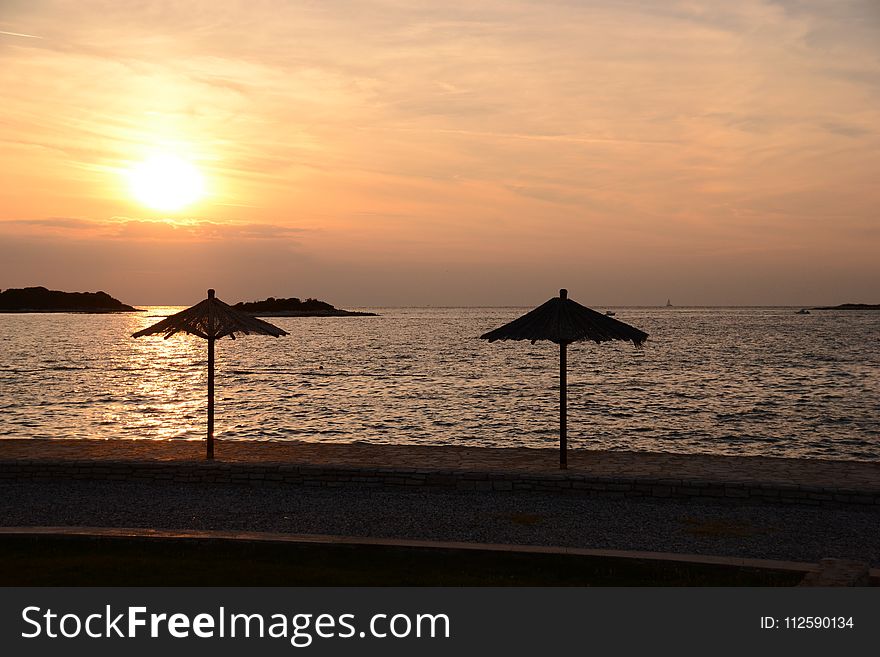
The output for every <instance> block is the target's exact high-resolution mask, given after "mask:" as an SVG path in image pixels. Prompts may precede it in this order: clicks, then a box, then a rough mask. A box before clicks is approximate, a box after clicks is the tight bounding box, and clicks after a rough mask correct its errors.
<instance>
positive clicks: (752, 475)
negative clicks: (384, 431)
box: [0, 439, 880, 491]
mask: <svg viewBox="0 0 880 657" xmlns="http://www.w3.org/2000/svg"><path fill="white" fill-rule="evenodd" d="M204 449H205V447H204V443H203V442H194V441H178V442H171V441H168V442H160V441H150V440H142V441H136V440H118V441H112V440H111V441H108V440H18V439H15V440H0V461H7V462H8V461H14V460H19V459H24V460H52V461H56V460H75V461H101V460H107V461H141V462H143V461H147V462H192V461H202V460H204ZM215 455H216V459H215V460H216V461H217V462H218V463H224V462H225V463H232V464H236V463H241V464H270V463H272V464H274V463H285V464H296V465H314V466H347V467H359V468H399V469H420V470H426V469H435V470H448V471H479V472H504V473H517V472H522V473H540V474H543V475H553V474H558V473H559V472H560V471H559V469H558V459H559V453H558V451H557V450H554V449H529V448H500V449H499V448H494V449H493V448H485V447H457V446H442V447H441V446H414V445H375V444H361V443H350V444H330V443H302V442H291V443H269V442H265V443H261V442H222V441H218V442H217V444H216V448H215ZM568 462H569V469H568V471H567V474H575V475H577V474H582V475H587V476H591V477H615V478H618V477H619V478H646V479H654V480H657V479H676V480H682V481H708V482H717V483H725V482H747V483H760V484H773V485H794V486H809V487H845V488H848V489H852V490H865V491H878V490H880V463H872V462H863V461H824V460H818V459H790V458H773V457H756V456H711V455H704V454H658V453H648V452H617V451H607V452H604V451H571V452H570V453H569V461H568Z"/></svg>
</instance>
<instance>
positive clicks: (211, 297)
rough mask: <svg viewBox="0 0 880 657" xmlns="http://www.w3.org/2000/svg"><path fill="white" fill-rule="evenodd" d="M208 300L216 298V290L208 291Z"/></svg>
mask: <svg viewBox="0 0 880 657" xmlns="http://www.w3.org/2000/svg"><path fill="white" fill-rule="evenodd" d="M208 298H209V299H213V298H214V288H211V289H210V290H208Z"/></svg>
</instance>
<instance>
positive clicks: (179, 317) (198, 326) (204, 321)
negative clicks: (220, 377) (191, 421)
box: [131, 290, 287, 459]
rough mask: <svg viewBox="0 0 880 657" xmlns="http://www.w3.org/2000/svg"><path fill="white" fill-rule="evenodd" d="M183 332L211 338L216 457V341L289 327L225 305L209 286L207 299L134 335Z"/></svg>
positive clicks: (210, 380) (210, 431) (211, 444)
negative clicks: (237, 334)
mask: <svg viewBox="0 0 880 657" xmlns="http://www.w3.org/2000/svg"><path fill="white" fill-rule="evenodd" d="M181 332H182V333H190V334H192V335H197V336H199V337H200V338H204V339H205V340H207V341H208V453H207V457H208V458H209V459H212V458H214V342H215V341H216V340H219V339H220V338H222V337H223V336H226V335H228V336H229V337H230V338H232V339H233V340H235V334H236V333H242V334H244V335H250V334H251V333H253V334H254V335H271V336H274V337H279V336H281V335H287V331H283V330H281V329H280V328H278V327H277V326H274V325H272V324H270V323H269V322H264V321H263V320H262V319H257V318H256V317H252V316H251V315H248V314H247V313H243V312H241V311H238V310H236V309H235V308H232V307H231V306H228V305H226V304H225V303H223V302H222V301H220V299H218V298H216V297H215V296H214V290H208V298H207V299H205V300H204V301H200V302H199V303H197V304H196V305H194V306H193V307H192V308H187V309H186V310H181V311H180V312H179V313H177V314H175V315H171V316H170V317H166V318H165V319H163V320H162V321H161V322H159V323H157V324H153V325H152V326H150V327H148V328H145V329H144V330H142V331H138V332H137V333H133V334H132V336H131V337H133V338H139V337H141V336H142V335H155V334H156V333H164V334H165V339H166V340H167V339H168V338H170V337H171V336H172V335H174V334H175V333H181Z"/></svg>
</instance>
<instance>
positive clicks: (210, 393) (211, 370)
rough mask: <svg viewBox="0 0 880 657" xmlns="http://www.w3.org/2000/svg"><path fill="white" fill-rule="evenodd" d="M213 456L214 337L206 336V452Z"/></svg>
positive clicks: (209, 456) (208, 456)
mask: <svg viewBox="0 0 880 657" xmlns="http://www.w3.org/2000/svg"><path fill="white" fill-rule="evenodd" d="M207 458H209V459H212V458H214V338H208V454H207Z"/></svg>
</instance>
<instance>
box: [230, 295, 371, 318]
mask: <svg viewBox="0 0 880 657" xmlns="http://www.w3.org/2000/svg"><path fill="white" fill-rule="evenodd" d="M233 307H234V308H235V309H237V310H242V311H244V312H246V313H250V314H251V315H259V316H260V317H376V316H377V315H376V313H364V312H357V311H353V310H341V309H339V308H335V307H334V306H332V305H330V304H329V303H327V302H326V301H319V300H318V299H306V300H305V301H300V300H299V299H297V298H295V297H294V298H291V299H276V298H275V297H269V298H268V299H265V300H263V301H239V302H238V303H237V304H235V306H233Z"/></svg>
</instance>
